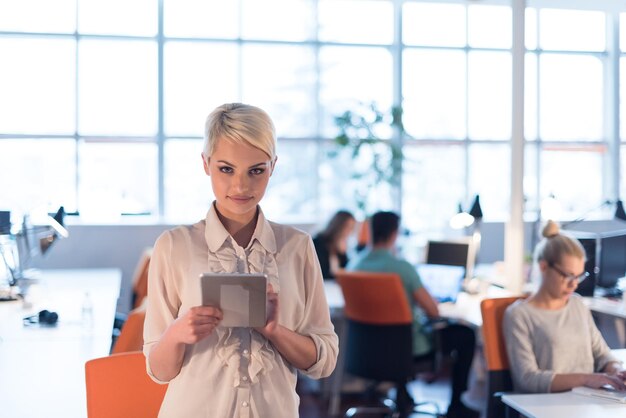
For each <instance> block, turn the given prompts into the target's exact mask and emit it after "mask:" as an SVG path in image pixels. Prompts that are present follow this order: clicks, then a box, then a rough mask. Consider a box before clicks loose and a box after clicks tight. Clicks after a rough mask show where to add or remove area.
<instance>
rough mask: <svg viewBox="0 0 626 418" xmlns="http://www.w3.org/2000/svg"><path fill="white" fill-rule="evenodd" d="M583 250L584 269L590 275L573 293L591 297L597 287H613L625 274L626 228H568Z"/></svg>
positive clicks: (604, 288) (604, 289)
mask: <svg viewBox="0 0 626 418" xmlns="http://www.w3.org/2000/svg"><path fill="white" fill-rule="evenodd" d="M568 233H570V234H571V235H573V236H574V237H575V238H577V239H578V241H580V243H581V244H582V246H583V248H584V249H585V256H586V258H587V260H586V262H585V271H587V272H588V273H589V277H588V278H587V279H586V280H585V281H584V282H582V283H581V284H580V285H579V286H578V288H577V289H576V292H577V293H579V294H581V295H582V296H592V295H593V294H594V293H595V292H596V290H597V289H596V288H602V289H603V290H602V291H601V292H600V293H606V289H615V287H616V285H617V281H618V279H619V278H621V277H624V275H626V230H621V231H613V232H597V233H594V232H581V231H568Z"/></svg>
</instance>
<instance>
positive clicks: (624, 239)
mask: <svg viewBox="0 0 626 418" xmlns="http://www.w3.org/2000/svg"><path fill="white" fill-rule="evenodd" d="M625 275H626V230H624V231H618V232H615V233H611V234H610V235H609V234H607V235H603V236H602V237H601V238H600V258H599V260H598V280H597V283H596V284H597V285H598V286H599V287H604V288H613V287H615V286H616V285H617V280H618V279H620V278H622V277H624V276H625Z"/></svg>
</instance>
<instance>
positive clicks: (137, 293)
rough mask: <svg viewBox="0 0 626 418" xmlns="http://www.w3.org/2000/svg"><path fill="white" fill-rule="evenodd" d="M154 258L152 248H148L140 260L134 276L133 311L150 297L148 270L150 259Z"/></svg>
mask: <svg viewBox="0 0 626 418" xmlns="http://www.w3.org/2000/svg"><path fill="white" fill-rule="evenodd" d="M151 256H152V248H146V249H145V250H144V251H143V252H142V253H141V257H140V258H139V262H138V263H137V267H135V274H134V276H133V281H132V283H133V300H132V304H133V309H134V308H137V307H139V306H140V305H141V303H142V302H143V300H144V298H145V297H146V296H147V295H148V270H149V268H150V257H151Z"/></svg>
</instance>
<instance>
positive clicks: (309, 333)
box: [144, 103, 338, 418]
mask: <svg viewBox="0 0 626 418" xmlns="http://www.w3.org/2000/svg"><path fill="white" fill-rule="evenodd" d="M275 147H276V136H275V130H274V125H273V122H272V120H271V119H270V117H269V116H268V115H267V113H266V112H264V111H263V110H261V109H259V108H257V107H254V106H250V105H245V104H240V103H233V104H225V105H222V106H220V107H218V108H217V109H215V110H214V111H213V112H212V113H211V114H210V115H209V116H208V118H207V121H206V129H205V144H204V151H203V153H202V160H203V163H204V170H205V172H206V174H207V175H208V176H210V178H211V185H212V188H213V192H214V195H215V201H214V202H213V204H212V205H211V208H210V209H209V211H208V214H207V216H206V219H204V220H202V221H200V222H198V223H196V224H194V225H190V226H181V227H178V228H174V229H172V230H169V231H166V232H164V233H163V234H162V235H161V236H160V237H159V238H158V239H157V241H156V244H155V246H154V250H153V254H152V258H151V261H150V273H149V279H148V303H147V311H146V321H145V326H144V354H145V355H146V364H147V370H148V374H149V375H150V376H151V378H152V379H153V380H155V381H156V382H159V383H169V386H168V389H167V393H166V395H165V399H164V401H163V404H162V406H161V410H160V413H159V417H160V418H169V417H177V418H178V417H194V418H195V417H253V418H263V417H270V416H271V417H290V418H292V417H296V416H298V404H299V397H298V395H297V394H296V391H295V387H296V378H297V372H298V371H300V372H301V373H303V374H305V375H308V376H310V377H312V378H320V377H326V376H328V375H330V374H331V373H332V371H333V370H334V368H335V364H336V360H337V354H338V339H337V335H336V334H335V332H334V328H333V325H332V323H331V321H330V313H329V309H328V304H327V301H326V297H325V295H324V287H323V280H322V274H321V270H320V266H319V262H318V260H317V256H316V254H315V249H314V247H313V243H312V240H311V237H310V236H309V235H308V234H306V233H304V232H301V231H299V230H297V229H295V228H291V227H288V226H283V225H279V224H276V223H273V222H270V221H268V220H267V219H266V218H265V216H264V215H263V212H262V211H261V208H260V207H259V205H258V204H259V202H260V200H261V199H262V197H263V195H264V193H265V189H266V187H267V185H268V182H269V179H270V176H271V175H272V172H273V170H274V167H275V165H276V153H275ZM199 192H201V191H199ZM205 272H215V273H222V272H223V273H233V272H238V273H264V274H266V275H267V277H268V306H269V309H268V318H267V322H266V324H265V326H264V327H262V328H254V329H252V328H234V327H233V328H231V327H224V326H221V325H220V321H221V319H222V312H221V311H220V309H218V308H217V307H212V306H194V305H195V304H194V303H193V301H195V300H197V294H196V293H197V292H199V286H198V280H199V279H198V277H199V276H200V275H201V274H202V273H205Z"/></svg>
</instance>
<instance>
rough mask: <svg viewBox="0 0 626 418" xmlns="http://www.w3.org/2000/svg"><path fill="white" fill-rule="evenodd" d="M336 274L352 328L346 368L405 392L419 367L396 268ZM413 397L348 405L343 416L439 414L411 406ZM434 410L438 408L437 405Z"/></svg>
mask: <svg viewBox="0 0 626 418" xmlns="http://www.w3.org/2000/svg"><path fill="white" fill-rule="evenodd" d="M336 278H337V282H338V283H339V286H340V287H341V290H342V293H343V296H344V300H345V306H344V315H345V319H346V325H347V327H348V332H347V338H346V339H347V341H346V343H345V350H346V351H345V353H344V356H345V357H344V358H345V369H346V371H347V372H348V373H350V374H352V375H355V376H358V377H362V378H365V379H372V380H374V381H376V382H393V383H394V384H395V386H396V393H397V394H404V393H407V391H406V384H407V383H408V382H409V381H410V380H412V379H413V378H414V377H415V371H416V369H415V364H414V362H413V334H412V323H413V315H412V312H411V307H410V305H409V302H408V300H407V297H406V293H405V291H404V288H403V286H402V282H401V280H400V277H399V276H398V275H397V274H392V273H367V272H346V271H340V272H338V273H337V275H336ZM409 401H411V400H409V399H398V397H397V398H396V399H395V400H390V399H385V400H384V402H383V403H384V405H385V406H380V407H356V408H350V409H349V410H348V411H347V412H346V415H345V416H346V417H352V416H354V415H356V414H360V413H368V414H372V413H385V414H389V415H392V416H404V414H406V413H409V412H411V413H425V414H429V415H434V416H438V412H437V413H431V412H421V411H418V410H415V409H413V411H410V410H407V409H410V405H411V404H409V403H408V402H409ZM426 403H427V402H424V404H426ZM420 405H422V404H420ZM434 409H435V410H437V406H436V405H434Z"/></svg>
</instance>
